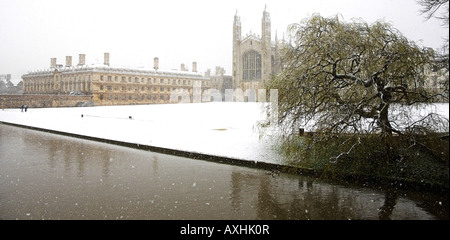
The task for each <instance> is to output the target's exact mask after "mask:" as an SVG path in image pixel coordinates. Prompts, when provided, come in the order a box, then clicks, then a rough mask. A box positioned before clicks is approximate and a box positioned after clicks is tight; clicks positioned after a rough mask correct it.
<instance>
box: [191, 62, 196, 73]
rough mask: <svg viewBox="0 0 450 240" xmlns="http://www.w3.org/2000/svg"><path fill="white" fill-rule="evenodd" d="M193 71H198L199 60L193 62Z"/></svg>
mask: <svg viewBox="0 0 450 240" xmlns="http://www.w3.org/2000/svg"><path fill="white" fill-rule="evenodd" d="M192 72H197V62H193V63H192Z"/></svg>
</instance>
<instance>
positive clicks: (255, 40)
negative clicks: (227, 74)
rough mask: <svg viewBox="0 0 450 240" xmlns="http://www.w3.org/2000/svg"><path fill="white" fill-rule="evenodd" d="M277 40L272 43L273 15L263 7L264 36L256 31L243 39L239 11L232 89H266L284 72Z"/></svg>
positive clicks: (262, 29) (235, 27)
mask: <svg viewBox="0 0 450 240" xmlns="http://www.w3.org/2000/svg"><path fill="white" fill-rule="evenodd" d="M278 47H279V46H278V39H277V36H275V42H272V33H271V20H270V14H269V13H268V12H267V11H266V9H264V11H263V16H262V20H261V37H260V36H257V35H255V34H253V33H250V34H247V35H246V36H245V37H244V38H242V33H241V20H240V17H239V16H238V14H237V12H236V15H235V16H234V22H233V65H232V68H233V70H232V76H233V88H241V89H242V90H244V91H245V90H247V89H255V90H256V89H263V88H264V86H265V84H266V82H268V81H269V80H270V79H271V78H272V77H273V75H274V74H276V73H278V72H280V71H281V66H280V54H279V49H278Z"/></svg>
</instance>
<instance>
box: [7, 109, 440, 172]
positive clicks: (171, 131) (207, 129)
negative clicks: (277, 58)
mask: <svg viewBox="0 0 450 240" xmlns="http://www.w3.org/2000/svg"><path fill="white" fill-rule="evenodd" d="M264 106H265V104H263V103H253V102H249V103H244V102H213V103H190V104H189V103H187V104H161V105H130V106H99V107H79V108H40V109H33V108H29V109H28V111H27V112H26V113H25V112H21V110H20V109H4V110H0V121H2V122H9V123H15V124H20V125H26V126H32V127H38V128H44V129H50V130H55V131H61V132H67V133H73V134H78V135H85V136H91V137H97V138H103V139H109V140H116V141H122V142H128V143H136V144H141V145H150V146H155V147H163V148H169V149H176V150H182V151H189V152H197V153H204V154H210V155H215V156H224V157H230V158H237V159H244V160H251V161H263V162H270V163H279V157H278V156H277V154H276V153H275V151H274V150H273V148H272V147H271V146H272V144H271V140H270V138H267V137H266V138H260V134H259V131H258V129H257V127H256V124H257V123H258V122H259V121H264V120H265V119H266V114H265V112H264V109H265V107H264ZM448 107H449V105H448V103H445V104H433V105H431V106H430V105H429V106H427V107H419V108H416V109H415V110H414V109H413V110H412V111H418V112H419V113H418V114H427V113H429V112H435V113H438V114H441V115H443V116H444V117H446V118H447V119H448V117H449V108H448ZM82 115H83V117H81V116H82ZM130 117H131V119H130ZM447 131H448V129H447Z"/></svg>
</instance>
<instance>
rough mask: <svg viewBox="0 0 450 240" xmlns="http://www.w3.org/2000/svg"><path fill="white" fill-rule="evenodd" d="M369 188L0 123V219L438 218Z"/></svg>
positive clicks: (442, 215)
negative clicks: (194, 158)
mask: <svg viewBox="0 0 450 240" xmlns="http://www.w3.org/2000/svg"><path fill="white" fill-rule="evenodd" d="M448 208H449V207H448V195H447V194H445V195H438V194H432V193H417V192H409V191H401V192H399V191H394V190H390V189H385V190H381V189H373V188H370V187H362V186H355V185H349V184H344V183H335V182H329V181H325V180H318V179H315V178H311V177H307V176H299V175H291V174H285V173H281V174H275V173H270V172H268V171H267V170H261V169H252V168H247V167H241V166H233V165H227V164H220V163H215V162H208V161H201V160H193V159H189V158H183V157H177V156H171V155H164V154H159V153H153V152H149V151H144V150H139V149H132V148H127V147H122V146H116V145H111V144H106V143H100V142H95V141H90V140H84V139H78V138H72V137H67V136H60V135H56V134H51V133H45V132H40V131H35V130H30V129H24V128H19V127H13V126H9V125H4V124H0V219H189V220H192V219H268V220H271V219H300V220H304V219H336V220H339V219H345V220H347V219H448V216H449V213H448Z"/></svg>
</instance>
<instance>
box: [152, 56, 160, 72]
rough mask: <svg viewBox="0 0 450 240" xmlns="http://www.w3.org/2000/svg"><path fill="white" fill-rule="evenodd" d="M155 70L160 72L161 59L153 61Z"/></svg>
mask: <svg viewBox="0 0 450 240" xmlns="http://www.w3.org/2000/svg"><path fill="white" fill-rule="evenodd" d="M153 68H154V69H155V71H158V68H159V58H157V57H155V58H154V59H153Z"/></svg>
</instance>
